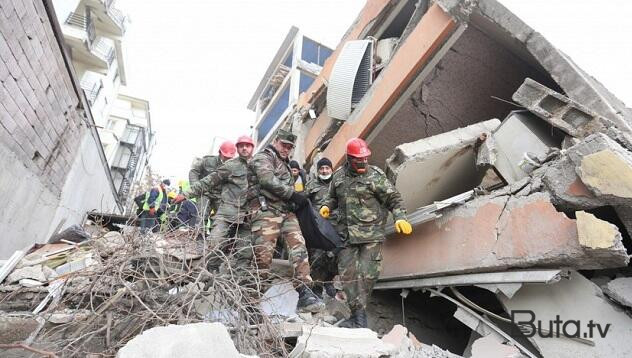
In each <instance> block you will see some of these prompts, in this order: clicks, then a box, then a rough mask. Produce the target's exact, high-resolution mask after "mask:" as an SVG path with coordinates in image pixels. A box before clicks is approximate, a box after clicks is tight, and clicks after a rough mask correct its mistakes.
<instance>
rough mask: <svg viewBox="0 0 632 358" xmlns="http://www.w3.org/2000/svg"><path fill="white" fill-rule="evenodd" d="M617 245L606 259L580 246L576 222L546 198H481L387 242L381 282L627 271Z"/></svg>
mask: <svg viewBox="0 0 632 358" xmlns="http://www.w3.org/2000/svg"><path fill="white" fill-rule="evenodd" d="M621 245H622V244H621V243H620V242H617V243H616V244H615V245H613V246H612V248H610V249H606V250H607V251H608V255H605V254H604V252H602V251H601V250H594V249H590V248H587V247H584V246H582V245H581V244H580V242H579V239H578V234H577V224H576V222H575V220H573V219H570V218H568V217H567V216H566V215H565V214H564V213H561V212H558V211H557V210H556V209H555V207H554V206H553V205H552V204H551V201H550V196H549V195H548V194H546V193H534V194H531V195H527V196H522V197H508V196H500V197H492V196H490V195H488V196H481V197H478V198H475V199H474V200H472V201H469V202H467V203H465V204H463V205H461V206H459V207H456V208H448V209H446V210H445V212H444V213H443V216H442V217H441V218H438V219H436V220H434V221H432V222H426V223H424V224H421V225H419V226H417V227H415V230H414V231H413V234H412V235H411V237H409V238H406V240H402V239H396V238H393V239H388V240H386V242H385V244H384V247H383V272H382V275H381V276H380V278H381V279H383V280H391V279H403V278H414V277H428V276H437V275H444V274H456V273H462V272H485V271H498V270H502V269H506V268H509V267H514V268H517V267H534V266H537V267H554V268H559V267H573V268H581V269H596V268H612V267H622V266H626V265H627V264H628V262H629V257H628V255H627V253H625V251H624V250H621V249H620V248H621V247H622V246H621Z"/></svg>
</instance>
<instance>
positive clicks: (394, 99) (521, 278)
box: [0, 0, 632, 358]
mask: <svg viewBox="0 0 632 358" xmlns="http://www.w3.org/2000/svg"><path fill="white" fill-rule="evenodd" d="M407 4H408V5H410V2H397V1H388V0H375V1H369V2H367V6H366V8H365V9H364V10H363V12H362V13H361V16H359V17H358V19H357V20H356V22H354V23H353V25H352V27H351V29H350V30H349V32H348V33H347V34H346V35H345V38H344V39H345V40H344V41H347V40H354V39H360V38H361V37H362V36H364V35H366V34H374V33H379V32H380V31H386V28H381V27H383V26H384V25H385V24H383V22H385V21H393V19H395V18H397V19H398V20H397V21H398V22H402V24H396V23H394V24H393V26H395V25H398V26H400V27H402V28H401V32H399V33H400V35H399V36H401V38H399V37H398V36H395V37H392V38H391V39H390V40H389V41H393V43H397V47H396V48H395V49H394V52H393V53H392V54H391V55H392V56H391V58H390V59H389V62H387V63H383V64H381V66H383V67H382V68H381V70H380V73H379V74H375V75H376V76H375V78H374V80H375V81H374V82H372V85H371V87H370V88H369V89H368V91H367V93H366V94H364V97H363V99H362V100H361V101H359V102H358V103H354V110H353V112H352V113H351V114H350V117H349V120H348V121H346V122H345V121H338V120H334V119H333V118H330V117H329V116H328V115H327V114H326V113H327V111H326V110H325V109H326V107H327V106H328V104H327V103H326V100H325V97H324V96H325V94H326V93H327V84H328V83H329V84H331V83H332V82H330V81H329V80H330V78H329V77H328V76H330V75H331V73H332V68H331V66H333V64H334V63H335V57H336V56H337V55H338V52H339V51H338V50H336V51H335V52H334V54H332V57H331V60H327V61H326V62H325V63H324V64H323V66H322V68H320V66H319V68H318V71H314V72H315V74H317V75H318V77H317V78H316V79H314V81H313V84H312V85H311V87H310V89H309V90H308V91H307V93H309V96H308V95H305V94H303V95H302V96H300V98H298V99H297V100H296V103H295V107H294V108H292V109H291V113H290V115H288V116H287V118H290V119H291V121H292V123H289V122H287V123H279V125H278V126H276V125H275V127H274V128H277V127H278V128H286V129H289V130H292V131H293V132H294V133H295V134H297V135H298V138H301V140H299V142H301V143H300V144H299V145H298V146H297V148H296V151H295V153H296V154H295V157H296V159H297V160H299V161H303V163H302V164H305V167H310V165H311V166H313V165H314V163H315V162H316V161H317V159H318V158H321V157H324V156H327V157H328V158H330V159H332V161H333V162H334V164H336V165H339V164H341V163H342V162H343V160H344V152H345V149H344V144H345V143H346V141H347V140H348V139H349V138H351V137H362V138H364V139H366V140H367V142H369V145H370V147H371V150H372V153H373V155H372V157H371V160H372V161H376V163H372V164H375V165H378V166H379V167H383V168H385V173H386V174H387V176H388V178H389V179H390V180H391V181H392V182H393V183H394V185H395V186H396V187H397V189H398V190H399V192H400V193H401V195H402V199H403V201H404V205H405V207H406V208H407V210H408V218H409V219H410V221H411V223H412V224H413V225H414V230H413V234H412V235H411V236H410V237H407V238H406V239H402V238H400V237H399V235H397V234H395V233H394V230H393V229H392V225H391V224H390V223H389V224H388V225H387V227H388V229H387V232H388V235H389V237H388V239H387V240H386V242H385V243H384V245H383V252H382V263H383V268H382V271H381V275H380V282H378V284H377V286H376V287H377V289H378V290H384V291H383V292H390V293H393V294H394V297H387V298H384V300H383V301H379V302H378V301H377V300H375V297H373V298H372V299H373V301H371V304H372V305H373V307H368V308H367V311H368V315H369V326H370V328H372V329H368V328H363V329H346V328H339V327H337V326H336V325H337V324H339V322H340V321H341V320H342V319H344V318H347V317H348V316H349V315H350V310H349V307H348V305H347V303H346V302H345V300H344V298H343V297H341V296H344V295H340V296H338V295H337V296H336V297H335V298H330V297H326V298H324V301H325V303H326V310H325V312H322V313H319V314H311V313H307V314H306V313H298V312H297V309H296V308H297V307H296V306H297V301H298V294H297V292H296V290H295V289H294V285H293V282H292V281H291V280H290V279H289V277H290V276H291V274H292V267H291V265H289V264H288V262H287V260H280V259H275V264H276V265H275V266H274V267H273V268H272V270H271V272H270V273H269V274H270V275H269V276H271V277H267V276H268V275H259V274H258V271H256V274H255V273H253V274H252V275H251V276H252V277H248V279H245V280H243V281H242V278H241V277H239V278H238V277H236V275H233V272H232V270H230V265H231V264H232V262H233V261H231V258H230V257H229V255H225V253H224V252H222V254H221V255H218V256H221V257H224V259H225V261H224V262H222V265H221V266H220V267H219V268H218V269H216V268H212V267H209V265H208V262H207V259H208V257H209V256H208V255H209V252H208V247H207V246H206V245H205V244H206V243H205V242H204V241H203V240H201V239H199V235H198V233H197V232H193V231H189V230H186V229H185V230H176V231H171V232H167V233H159V234H149V235H140V234H139V233H138V232H137V231H134V230H133V229H131V228H129V227H126V228H125V229H124V230H122V231H121V232H118V231H108V230H106V229H105V228H102V227H100V226H98V225H95V224H94V223H87V224H86V225H84V227H79V226H73V227H72V228H71V229H69V230H66V231H62V232H61V233H59V234H57V235H53V237H52V239H51V240H50V242H48V243H47V244H34V245H30V246H28V247H26V248H24V249H22V250H18V251H16V252H15V253H14V254H13V255H11V256H10V257H9V258H8V260H6V262H5V264H4V266H3V267H2V270H1V271H0V343H2V344H4V343H7V344H18V343H19V344H25V345H29V346H30V345H32V346H33V347H37V348H38V349H40V350H43V351H44V352H45V353H50V354H49V355H53V354H59V355H61V356H73V355H79V354H94V355H107V356H114V355H116V356H117V357H171V356H188V357H197V356H207V355H208V354H209V352H212V354H213V355H217V356H222V357H244V356H259V355H260V356H290V357H323V358H325V357H399V358H406V357H421V358H426V357H428V358H429V357H444V358H457V357H461V355H462V356H464V357H468V358H469V357H473V358H487V357H498V358H518V357H529V358H533V357H539V356H543V357H593V356H604V357H627V356H632V340H630V339H629V337H631V336H632V318H631V315H630V312H631V309H632V271H630V257H631V256H630V254H631V253H632V240H631V236H632V110H630V109H629V108H627V107H625V105H624V104H623V103H622V102H621V101H619V100H618V99H617V98H616V97H615V96H614V95H612V94H611V93H610V92H608V90H607V89H605V88H604V87H603V86H602V85H601V84H600V83H598V82H597V81H596V80H595V79H594V78H592V77H590V76H589V75H588V74H586V73H585V72H584V71H583V70H581V69H580V68H579V67H578V66H577V65H576V64H575V63H574V62H573V61H572V60H571V59H570V58H569V57H568V56H566V55H565V54H564V53H563V52H561V51H560V50H558V49H556V48H555V47H554V46H553V45H552V44H551V43H549V42H548V40H546V39H545V38H544V37H543V36H542V35H541V34H539V33H537V32H536V31H535V30H533V29H531V28H530V27H529V26H527V25H526V24H525V23H523V22H522V21H521V20H520V19H518V18H517V17H516V16H515V15H513V14H512V13H511V12H509V11H508V10H507V9H505V8H504V7H503V6H502V5H500V4H499V3H498V2H497V1H495V0H478V1H465V0H436V1H431V2H425V1H420V2H416V4H417V5H415V6H408V5H407ZM396 9H397V10H396ZM391 11H402V12H401V13H398V14H395V13H394V12H393V13H391ZM405 11H409V12H410V14H409V19H410V21H408V19H404V20H406V21H402V19H403V18H404V17H406V16H404V15H401V14H405ZM400 16H401V17H400ZM389 28H390V27H389ZM390 32H392V33H398V31H395V30H394V29H391V30H390V31H389V33H390ZM361 34H363V35H361ZM371 36H372V35H371ZM376 36H377V35H376ZM356 37H357V38H356ZM380 40H383V39H380ZM344 41H343V42H342V43H341V46H342V45H344ZM0 64H1V63H0ZM301 66H303V68H310V67H313V66H312V65H310V64H308V63H303V64H302V65H301ZM286 70H287V69H284V70H283V71H286ZM277 77H278V76H277ZM282 77H283V78H284V76H281V77H278V78H276V79H273V81H272V82H271V83H272V84H273V85H275V86H276V87H274V86H272V87H271V90H272V92H271V94H274V91H275V90H276V89H277V87H280V84H281V82H279V81H278V80H279V78H281V79H282ZM351 77H353V76H351ZM275 81H276V82H278V83H276V84H275ZM270 98H272V97H270ZM270 98H267V99H266V101H267V102H266V101H264V102H265V103H264V102H261V103H260V104H262V103H263V106H264V109H265V105H267V103H268V102H269V101H270ZM508 99H512V100H513V101H515V102H516V103H517V104H518V105H520V106H521V107H522V108H523V109H521V110H516V106H515V103H512V102H509V101H508ZM293 100H294V99H293ZM316 112H318V113H316ZM308 114H309V115H308ZM308 116H309V118H308ZM501 119H502V120H501ZM281 120H284V119H281ZM402 128H406V129H407V130H405V131H402ZM270 134H272V133H270ZM270 137H272V136H270ZM303 139H304V140H303ZM69 238H70V239H71V240H70V241H68V240H67V239H69ZM257 270H258V269H257ZM253 272H255V269H254V268H253ZM263 276H266V277H267V278H266V279H263V278H262V277H263ZM339 279H340V278H339V277H338V278H336V279H334V282H335V283H337V284H340V281H339ZM338 286H340V285H338ZM337 288H340V287H337ZM457 288H458V289H457ZM411 297H412V298H411ZM376 302H377V303H376ZM381 305H383V306H386V307H382V306H381ZM520 315H522V316H520ZM556 322H557V323H556ZM378 323H379V328H378ZM593 323H597V326H596V329H593V328H595V326H591V325H592V324H593ZM556 324H557V326H556ZM391 327H392V329H391ZM560 327H561V328H560ZM587 327H588V329H589V330H588V331H586V330H585V329H586V328H587ZM567 328H569V329H571V331H567ZM560 329H562V330H563V332H561V334H560ZM413 331H414V332H415V334H413V333H412V332H413ZM580 331H581V334H580ZM446 337H447V338H446ZM420 341H421V342H420ZM435 343H436V344H435ZM451 352H456V353H458V354H454V353H451ZM3 353H4V352H3ZM459 354H460V355H459Z"/></svg>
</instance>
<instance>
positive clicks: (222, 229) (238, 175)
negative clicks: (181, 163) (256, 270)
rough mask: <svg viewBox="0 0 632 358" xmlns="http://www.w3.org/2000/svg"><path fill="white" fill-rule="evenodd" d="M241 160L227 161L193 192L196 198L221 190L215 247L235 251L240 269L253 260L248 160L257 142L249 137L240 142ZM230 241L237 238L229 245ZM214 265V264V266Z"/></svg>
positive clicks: (195, 186)
mask: <svg viewBox="0 0 632 358" xmlns="http://www.w3.org/2000/svg"><path fill="white" fill-rule="evenodd" d="M235 144H236V146H237V153H238V154H239V156H238V157H237V158H234V159H231V160H228V161H226V162H225V163H224V164H222V165H220V166H219V167H218V168H217V170H216V171H215V172H213V173H211V174H210V175H208V176H206V177H205V178H204V179H202V180H200V181H199V182H197V183H196V184H194V185H193V186H191V189H190V191H189V193H190V195H192V196H200V195H202V194H203V193H204V192H208V191H212V190H214V189H216V188H221V200H220V204H219V207H218V209H217V213H216V214H215V216H214V220H213V228H212V230H211V234H210V238H211V247H217V246H218V245H220V247H221V248H222V249H223V251H226V250H229V248H230V246H232V245H231V244H233V243H234V246H233V247H232V250H233V251H234V252H235V256H236V258H237V260H236V261H237V262H236V265H237V266H236V267H240V268H245V267H248V266H249V265H250V262H251V261H252V256H253V255H252V246H251V242H250V226H249V223H248V222H247V221H246V218H247V211H248V207H247V201H246V196H247V194H248V177H247V173H248V161H249V160H250V158H251V157H252V152H253V151H254V148H255V143H254V141H253V140H252V138H250V137H249V136H245V135H244V136H241V137H239V138H238V139H237V143H235ZM226 238H235V239H234V240H232V242H227V241H226V240H225V239H226ZM222 246H223V247H222ZM213 264H214V262H211V264H210V265H211V266H213Z"/></svg>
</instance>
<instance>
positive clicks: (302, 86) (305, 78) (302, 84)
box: [298, 72, 314, 94]
mask: <svg viewBox="0 0 632 358" xmlns="http://www.w3.org/2000/svg"><path fill="white" fill-rule="evenodd" d="M312 82H314V78H313V77H312V76H310V75H308V74H306V73H303V72H301V77H300V79H299V84H298V93H299V94H300V93H303V92H305V91H307V89H308V88H309V86H311V85H312Z"/></svg>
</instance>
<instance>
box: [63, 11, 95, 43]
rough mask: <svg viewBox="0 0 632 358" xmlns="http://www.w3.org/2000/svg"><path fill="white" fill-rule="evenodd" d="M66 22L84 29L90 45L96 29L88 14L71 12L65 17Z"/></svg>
mask: <svg viewBox="0 0 632 358" xmlns="http://www.w3.org/2000/svg"><path fill="white" fill-rule="evenodd" d="M66 24H68V25H72V26H75V27H78V28H80V29H83V30H85V31H86V33H87V35H88V47H90V46H92V44H93V43H94V40H95V39H96V38H97V31H96V28H95V26H94V21H92V19H91V18H90V16H89V15H88V16H86V15H83V14H78V13H76V12H71V13H70V15H68V18H66Z"/></svg>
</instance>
